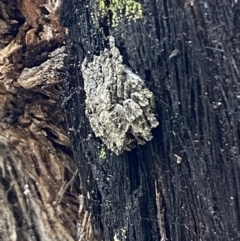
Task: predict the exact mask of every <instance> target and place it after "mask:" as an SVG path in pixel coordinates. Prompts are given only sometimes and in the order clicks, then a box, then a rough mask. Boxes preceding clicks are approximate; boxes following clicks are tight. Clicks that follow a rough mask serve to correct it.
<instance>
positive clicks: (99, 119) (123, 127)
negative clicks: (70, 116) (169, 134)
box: [81, 37, 159, 155]
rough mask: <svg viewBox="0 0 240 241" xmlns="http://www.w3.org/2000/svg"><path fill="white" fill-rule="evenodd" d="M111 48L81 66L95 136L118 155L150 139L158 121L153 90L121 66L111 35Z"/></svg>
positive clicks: (87, 111)
mask: <svg viewBox="0 0 240 241" xmlns="http://www.w3.org/2000/svg"><path fill="white" fill-rule="evenodd" d="M109 43H110V48H109V49H105V50H104V51H103V52H101V53H100V55H99V56H94V57H93V61H92V62H88V61H87V58H86V59H85V60H84V61H83V62H82V65H81V70H82V75H83V79H84V89H85V92H86V101H85V103H86V116H87V117H88V119H89V121H90V125H91V128H92V130H93V132H94V133H95V135H96V136H97V137H100V138H101V139H102V141H103V142H104V143H105V145H106V146H107V147H108V148H109V149H111V150H112V151H113V152H115V153H116V154H117V155H119V154H120V153H122V152H123V151H124V150H131V149H132V148H133V147H135V146H136V145H138V144H141V145H143V144H145V143H146V142H147V141H149V140H151V139H152V133H151V129H152V128H154V127H156V126H157V125H158V124H159V123H158V121H157V119H156V117H155V114H154V97H153V93H152V92H151V91H150V90H149V89H148V88H147V87H146V86H145V84H144V82H143V80H142V79H141V78H140V77H139V76H138V75H136V74H134V73H133V72H132V71H131V70H130V69H129V68H128V67H126V66H124V64H123V60H122V56H121V54H120V52H119V50H118V48H117V47H116V46H115V41H114V38H113V37H110V39H109Z"/></svg>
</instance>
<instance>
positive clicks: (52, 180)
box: [0, 0, 81, 241]
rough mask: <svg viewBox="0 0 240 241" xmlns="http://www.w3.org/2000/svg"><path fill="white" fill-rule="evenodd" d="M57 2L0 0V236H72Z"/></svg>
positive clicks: (68, 239)
mask: <svg viewBox="0 0 240 241" xmlns="http://www.w3.org/2000/svg"><path fill="white" fill-rule="evenodd" d="M58 2H59V1H39V0H36V1H32V0H31V1H30V0H20V1H14V0H11V1H0V240H1V241H27V240H29V241H30V240H31V241H35V240H36V241H37V240H38V241H39V240H42V241H53V240H56V241H63V240H65V241H73V240H77V235H78V233H77V232H78V231H79V232H80V231H81V230H80V227H78V226H77V223H78V210H79V201H80V199H79V196H78V195H79V194H80V189H79V180H78V177H77V167H76V165H75V163H74V162H73V155H72V152H71V147H70V142H69V139H68V135H67V128H66V122H65V116H64V113H63V110H62V108H61V98H60V93H61V90H62V83H63V79H64V78H65V77H66V68H65V67H66V65H65V61H66V58H67V54H66V51H65V48H64V47H63V37H64V35H65V30H64V29H63V28H62V27H61V26H60V24H59V17H58V16H59V14H58V11H59V7H60V6H59V5H58Z"/></svg>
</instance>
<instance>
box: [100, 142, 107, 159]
mask: <svg viewBox="0 0 240 241" xmlns="http://www.w3.org/2000/svg"><path fill="white" fill-rule="evenodd" d="M99 158H100V159H106V149H105V147H104V146H103V145H102V146H101V149H100V153H99Z"/></svg>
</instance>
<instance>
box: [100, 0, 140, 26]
mask: <svg viewBox="0 0 240 241" xmlns="http://www.w3.org/2000/svg"><path fill="white" fill-rule="evenodd" d="M97 1H98V6H99V11H100V17H104V16H106V15H107V14H108V12H109V11H110V12H111V15H112V26H113V27H114V26H116V25H117V24H118V22H119V20H120V19H121V18H123V17H126V18H128V19H132V20H137V19H139V18H142V17H143V13H142V4H141V3H139V2H136V1H135V0H110V2H109V4H106V2H105V0H97Z"/></svg>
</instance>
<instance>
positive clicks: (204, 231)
mask: <svg viewBox="0 0 240 241" xmlns="http://www.w3.org/2000/svg"><path fill="white" fill-rule="evenodd" d="M99 3H101V1H77V0H72V1H64V6H63V15H62V16H63V17H62V18H63V22H64V24H65V25H66V26H68V27H69V36H70V39H71V46H72V58H71V59H70V61H69V63H70V65H69V79H68V81H67V84H66V86H65V87H66V93H65V94H66V96H68V98H66V99H65V103H64V105H65V109H66V112H67V114H68V118H67V120H68V125H69V128H70V130H71V133H70V136H71V140H72V144H73V150H74V155H75V159H76V161H77V163H78V166H79V171H80V176H81V181H82V183H81V185H82V187H83V189H84V190H85V191H84V193H83V195H84V196H85V197H89V199H87V202H86V205H87V207H88V210H89V212H90V213H91V214H92V217H94V218H95V221H94V223H95V225H96V228H97V229H98V230H99V232H100V234H101V235H100V237H101V240H130V241H133V240H137V241H146V240H148V241H151V240H237V239H239V238H240V236H239V231H240V230H239V225H240V223H239V220H240V219H239V206H240V201H239V195H238V194H239V190H240V187H239V183H240V176H239V171H240V170H239V158H240V156H239V155H240V154H239V144H240V143H239V136H240V135H239V119H240V114H239V95H240V86H239V80H240V76H239V66H240V65H239V64H240V57H239V54H238V53H239V41H238V38H239V33H240V29H239V22H240V21H239V9H240V7H239V2H237V1H228V0H214V1H210V0H206V1H181V0H179V1H175V0H169V1H151V0H144V1H141V3H142V9H143V10H142V11H143V18H138V19H129V18H128V17H127V16H124V14H123V15H122V16H121V17H118V18H117V19H118V23H117V25H116V24H115V22H114V19H113V18H114V14H115V13H114V14H113V13H112V14H111V11H112V8H111V9H110V10H111V11H109V15H107V16H104V17H103V16H99V14H98V13H97V11H98V8H99V6H98V4H99ZM105 3H106V4H107V1H106V2H105ZM109 5H111V1H110V3H109ZM106 7H107V6H106ZM100 8H101V6H100ZM108 36H114V37H115V39H116V46H117V47H118V48H119V50H120V52H121V55H122V56H123V61H124V64H125V65H126V66H128V67H129V68H130V69H132V70H133V71H136V72H137V73H138V75H139V76H140V77H141V78H142V79H144V80H146V85H147V86H148V88H149V89H150V90H151V91H153V93H154V95H155V98H156V108H157V113H158V120H159V123H160V125H159V127H157V128H156V130H154V131H153V135H154V138H153V140H152V141H151V142H150V143H147V144H146V145H144V146H138V147H136V148H135V149H133V150H132V151H131V152H124V153H123V154H121V155H119V156H116V155H115V154H113V153H111V151H109V150H107V149H106V148H104V146H102V142H101V141H100V140H99V139H98V138H95V136H94V134H93V133H92V131H91V128H90V125H89V123H88V120H87V118H86V116H85V114H84V113H85V109H84V100H85V94H84V91H83V80H82V77H81V70H80V65H78V62H80V64H81V63H82V61H83V60H84V58H85V57H86V56H87V55H88V56H90V57H91V55H99V53H100V51H102V50H103V49H104V48H105V47H107V46H108ZM89 134H91V135H89ZM103 148H104V155H103ZM103 156H104V158H102V157H103Z"/></svg>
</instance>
